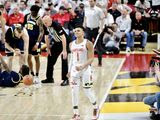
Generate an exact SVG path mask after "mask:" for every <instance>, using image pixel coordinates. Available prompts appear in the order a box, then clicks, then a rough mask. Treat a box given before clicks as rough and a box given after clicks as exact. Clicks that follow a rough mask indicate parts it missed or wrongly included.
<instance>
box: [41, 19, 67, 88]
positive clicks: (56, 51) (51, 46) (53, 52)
mask: <svg viewBox="0 0 160 120" xmlns="http://www.w3.org/2000/svg"><path fill="white" fill-rule="evenodd" d="M43 24H44V26H45V27H44V31H45V32H44V34H45V42H46V44H47V50H48V60H47V72H46V79H45V80H42V83H53V82H54V79H53V70H54V65H55V63H56V61H57V58H58V56H59V55H60V54H61V53H62V80H63V82H62V83H61V86H66V85H68V84H69V82H68V78H67V76H66V75H67V73H68V61H67V50H66V37H65V31H64V29H63V28H62V27H61V26H60V24H58V23H56V22H54V21H52V19H51V17H50V16H44V17H43Z"/></svg>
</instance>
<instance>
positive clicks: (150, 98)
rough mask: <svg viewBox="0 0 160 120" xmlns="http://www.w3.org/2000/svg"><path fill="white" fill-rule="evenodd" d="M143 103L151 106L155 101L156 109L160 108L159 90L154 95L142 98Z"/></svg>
mask: <svg viewBox="0 0 160 120" xmlns="http://www.w3.org/2000/svg"><path fill="white" fill-rule="evenodd" d="M143 101H144V103H145V104H147V105H150V106H151V107H153V105H154V103H155V102H157V109H158V110H160V92H158V93H156V94H155V95H151V96H148V97H145V98H144V100H143Z"/></svg>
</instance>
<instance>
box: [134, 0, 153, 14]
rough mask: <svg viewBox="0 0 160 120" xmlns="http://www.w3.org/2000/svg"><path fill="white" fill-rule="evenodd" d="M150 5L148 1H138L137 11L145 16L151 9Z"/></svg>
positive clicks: (136, 4)
mask: <svg viewBox="0 0 160 120" xmlns="http://www.w3.org/2000/svg"><path fill="white" fill-rule="evenodd" d="M150 7H151V6H150V3H149V2H148V1H147V0H137V1H136V3H135V8H136V11H139V12H141V13H142V15H144V14H145V13H147V11H148V9H149V8H150Z"/></svg>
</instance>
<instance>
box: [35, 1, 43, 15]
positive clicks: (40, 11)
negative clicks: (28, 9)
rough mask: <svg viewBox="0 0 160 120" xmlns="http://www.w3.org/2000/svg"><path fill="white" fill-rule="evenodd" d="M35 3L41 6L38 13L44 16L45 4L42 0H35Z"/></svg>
mask: <svg viewBox="0 0 160 120" xmlns="http://www.w3.org/2000/svg"><path fill="white" fill-rule="evenodd" d="M35 5H37V6H39V7H40V10H39V13H38V14H39V15H40V17H42V16H43V15H44V8H43V5H42V0H35Z"/></svg>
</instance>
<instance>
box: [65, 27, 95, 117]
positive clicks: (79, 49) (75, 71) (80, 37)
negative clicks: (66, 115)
mask: <svg viewBox="0 0 160 120" xmlns="http://www.w3.org/2000/svg"><path fill="white" fill-rule="evenodd" d="M74 32H75V36H76V38H77V39H76V40H75V41H73V42H72V43H71V44H70V50H71V59H70V63H69V72H68V77H69V78H70V85H71V87H72V104H73V112H74V115H73V118H72V119H73V120H80V115H79V110H78V109H79V108H78V106H79V86H80V84H81V83H80V82H81V81H82V86H83V89H84V92H85V94H86V96H87V97H88V98H89V100H90V102H91V103H92V105H93V118H92V120H97V119H98V106H97V102H96V97H95V95H94V92H93V90H92V89H91V87H92V84H93V83H92V76H91V63H92V62H93V59H94V50H93V44H92V42H90V41H89V40H87V39H84V29H83V27H77V28H75V31H74Z"/></svg>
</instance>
